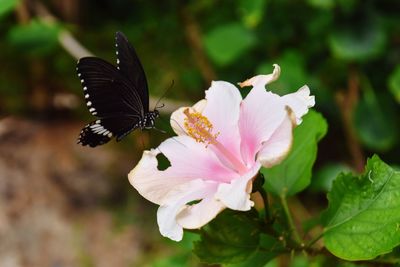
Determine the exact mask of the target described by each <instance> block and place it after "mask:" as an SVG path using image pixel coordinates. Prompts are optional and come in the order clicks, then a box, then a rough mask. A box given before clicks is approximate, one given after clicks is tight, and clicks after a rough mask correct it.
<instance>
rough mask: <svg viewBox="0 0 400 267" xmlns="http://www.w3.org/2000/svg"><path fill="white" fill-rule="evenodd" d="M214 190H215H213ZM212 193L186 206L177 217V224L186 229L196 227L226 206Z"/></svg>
mask: <svg viewBox="0 0 400 267" xmlns="http://www.w3.org/2000/svg"><path fill="white" fill-rule="evenodd" d="M215 191H216V190H215ZM214 195H215V192H213V194H212V195H210V196H208V197H206V198H203V200H202V201H200V202H199V203H197V204H195V205H190V206H186V207H185V208H184V209H183V210H182V211H181V212H180V213H179V214H178V217H177V221H178V223H179V225H181V226H182V227H183V228H186V229H197V228H200V227H202V226H203V225H205V224H207V223H209V222H210V221H211V220H212V219H214V218H215V217H216V216H217V215H218V213H220V212H221V211H222V210H224V209H225V208H226V207H225V205H224V204H222V203H221V202H220V201H218V200H216V199H215V198H214Z"/></svg>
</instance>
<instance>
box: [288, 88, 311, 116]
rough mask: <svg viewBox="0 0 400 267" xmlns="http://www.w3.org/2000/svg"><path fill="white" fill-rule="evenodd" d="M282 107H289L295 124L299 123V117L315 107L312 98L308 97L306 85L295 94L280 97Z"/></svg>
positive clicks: (308, 91)
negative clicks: (294, 118) (294, 117)
mask: <svg viewBox="0 0 400 267" xmlns="http://www.w3.org/2000/svg"><path fill="white" fill-rule="evenodd" d="M282 102H283V104H284V105H287V106H289V107H290V109H291V110H293V112H294V114H295V116H296V122H297V124H300V123H301V117H302V116H303V115H304V114H306V113H307V112H308V109H309V108H310V107H313V106H314V105H315V98H314V96H310V88H308V86H307V85H304V86H303V87H301V88H300V89H299V90H297V92H295V93H291V94H288V95H284V96H282Z"/></svg>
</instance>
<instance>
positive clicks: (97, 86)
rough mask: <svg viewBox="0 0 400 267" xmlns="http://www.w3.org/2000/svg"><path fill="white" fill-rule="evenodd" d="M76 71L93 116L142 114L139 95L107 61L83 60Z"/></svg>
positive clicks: (98, 59)
mask: <svg viewBox="0 0 400 267" xmlns="http://www.w3.org/2000/svg"><path fill="white" fill-rule="evenodd" d="M77 72H78V76H79V78H80V79H81V83H82V86H83V93H84V96H85V101H86V105H87V106H88V108H89V111H90V112H91V113H92V114H93V115H95V116H97V117H100V118H101V117H110V116H116V115H118V114H126V113H128V114H131V113H132V114H136V115H138V116H140V115H142V110H143V106H142V104H141V99H140V96H139V95H138V93H137V92H136V91H134V90H132V89H131V87H132V85H131V84H130V81H129V80H127V79H126V78H125V77H124V76H122V75H121V74H120V73H119V72H118V70H117V69H116V68H115V67H114V66H113V65H111V64H110V63H108V62H107V61H104V60H102V59H100V58H95V57H86V58H82V59H80V60H79V62H78V65H77Z"/></svg>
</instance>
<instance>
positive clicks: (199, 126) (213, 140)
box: [183, 108, 248, 175]
mask: <svg viewBox="0 0 400 267" xmlns="http://www.w3.org/2000/svg"><path fill="white" fill-rule="evenodd" d="M183 113H184V114H185V115H186V118H185V122H184V127H185V129H186V131H187V133H188V135H189V136H191V137H192V138H193V139H194V140H196V142H199V143H205V144H206V146H208V145H213V146H214V147H215V148H216V149H217V150H218V151H219V152H220V153H221V154H222V155H223V156H224V157H225V159H226V160H227V161H229V162H230V163H231V164H232V165H233V166H234V168H235V170H236V171H237V172H238V173H239V174H240V175H243V174H244V173H246V172H247V171H248V169H247V167H246V166H245V165H244V164H243V163H242V161H240V160H239V159H237V158H236V157H235V156H234V155H233V154H232V153H231V152H230V151H229V150H228V149H226V147H225V146H224V145H223V144H221V143H220V142H218V140H217V137H218V134H219V133H216V134H214V133H213V125H212V124H211V122H210V121H209V120H208V119H207V117H205V116H203V115H202V114H200V113H198V112H190V111H189V109H188V108H187V109H185V110H184V111H183Z"/></svg>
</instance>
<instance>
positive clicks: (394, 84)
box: [388, 65, 400, 103]
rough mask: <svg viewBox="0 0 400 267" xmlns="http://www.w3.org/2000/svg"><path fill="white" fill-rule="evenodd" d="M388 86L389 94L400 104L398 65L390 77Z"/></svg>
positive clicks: (399, 70) (399, 69)
mask: <svg viewBox="0 0 400 267" xmlns="http://www.w3.org/2000/svg"><path fill="white" fill-rule="evenodd" d="M388 85H389V90H390V92H391V93H392V94H393V95H394V98H395V99H396V101H397V102H398V103H400V65H397V67H396V69H395V70H394V71H393V72H392V74H391V75H390V77H389V84H388Z"/></svg>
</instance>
